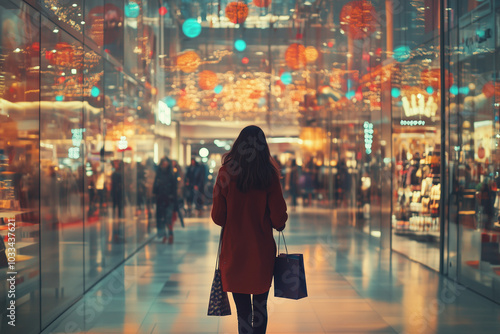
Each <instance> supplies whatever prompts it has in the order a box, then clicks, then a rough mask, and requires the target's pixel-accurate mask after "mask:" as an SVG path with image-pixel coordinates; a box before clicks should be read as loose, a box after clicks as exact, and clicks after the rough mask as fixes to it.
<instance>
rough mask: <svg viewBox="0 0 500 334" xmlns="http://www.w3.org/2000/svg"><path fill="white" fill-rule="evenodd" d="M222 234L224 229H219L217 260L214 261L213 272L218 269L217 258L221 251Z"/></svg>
mask: <svg viewBox="0 0 500 334" xmlns="http://www.w3.org/2000/svg"><path fill="white" fill-rule="evenodd" d="M223 233H224V227H222V228H221V229H220V237H219V248H218V249H217V259H216V260H215V270H217V269H219V257H220V252H221V250H222V235H223Z"/></svg>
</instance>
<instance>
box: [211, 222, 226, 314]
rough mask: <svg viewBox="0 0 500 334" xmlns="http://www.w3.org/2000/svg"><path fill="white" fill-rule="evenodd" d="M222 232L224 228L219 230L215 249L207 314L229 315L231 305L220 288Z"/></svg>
mask: <svg viewBox="0 0 500 334" xmlns="http://www.w3.org/2000/svg"><path fill="white" fill-rule="evenodd" d="M223 233H224V228H222V230H221V232H220V239H219V250H218V251H217V260H216V262H215V274H214V280H213V282H212V289H211V290H210V301H209V302H208V313H207V315H215V316H224V315H231V305H230V304H229V298H228V297H227V292H224V290H223V289H222V278H221V274H220V269H219V256H220V252H221V246H222V234H223Z"/></svg>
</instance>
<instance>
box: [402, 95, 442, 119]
mask: <svg viewBox="0 0 500 334" xmlns="http://www.w3.org/2000/svg"><path fill="white" fill-rule="evenodd" d="M401 102H403V110H404V111H405V115H406V116H407V117H414V116H426V117H434V116H436V112H437V110H438V105H437V103H436V102H435V101H434V97H432V96H429V97H428V98H426V97H425V96H424V94H417V95H415V94H412V95H410V96H403V97H402V98H401Z"/></svg>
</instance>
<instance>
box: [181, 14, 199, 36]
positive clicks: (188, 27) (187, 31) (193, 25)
mask: <svg viewBox="0 0 500 334" xmlns="http://www.w3.org/2000/svg"><path fill="white" fill-rule="evenodd" d="M182 32H183V33H184V35H186V36H187V37H189V38H195V37H198V36H199V35H200V34H201V24H200V23H199V22H198V21H197V20H196V19H193V18H191V19H187V20H186V21H184V23H183V24H182Z"/></svg>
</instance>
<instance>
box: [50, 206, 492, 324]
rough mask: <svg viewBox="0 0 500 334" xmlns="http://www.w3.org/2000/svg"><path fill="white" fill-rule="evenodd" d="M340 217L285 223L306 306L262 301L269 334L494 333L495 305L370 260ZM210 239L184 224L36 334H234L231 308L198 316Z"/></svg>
mask: <svg viewBox="0 0 500 334" xmlns="http://www.w3.org/2000/svg"><path fill="white" fill-rule="evenodd" d="M341 216H342V214H341V213H338V214H333V212H332V211H329V210H324V209H306V210H303V209H302V210H301V209H299V210H298V211H297V212H295V213H292V214H291V217H290V221H289V223H288V226H287V229H286V230H285V231H286V236H287V244H288V248H289V251H290V252H301V253H303V254H304V259H305V266H306V276H307V283H308V292H309V297H308V298H305V299H301V300H299V301H294V300H286V299H279V298H274V297H270V300H269V324H268V331H267V332H268V333H269V334H271V333H288V334H292V333H458V334H461V333H492V334H493V333H495V334H497V333H499V332H500V306H499V305H497V304H494V303H492V302H490V301H488V300H487V299H485V298H483V297H481V296H479V295H477V294H475V293H473V292H471V291H469V290H467V289H466V288H464V287H462V286H459V285H457V284H455V283H454V282H451V281H449V280H447V279H444V278H442V277H440V276H439V275H438V274H436V273H435V272H432V271H430V270H429V269H427V268H425V267H423V266H421V265H419V264H417V263H414V262H411V261H409V260H408V259H406V258H404V257H402V256H400V255H398V254H392V255H391V254H389V253H388V252H383V253H381V252H379V251H378V250H377V249H376V248H374V247H371V246H370V240H368V237H367V236H366V235H364V234H362V233H360V232H356V231H355V230H353V229H352V228H351V227H349V226H342V225H339V224H337V222H336V221H332V218H330V217H341ZM338 221H346V219H340V218H338ZM218 233H219V229H218V228H217V226H215V225H213V224H212V223H211V221H210V219H209V218H191V219H188V221H187V224H186V228H185V229H181V228H179V227H178V228H177V230H176V235H175V243H174V245H164V244H161V243H157V242H152V243H150V244H149V245H147V246H146V247H145V248H143V249H142V250H140V251H139V252H138V253H137V254H136V255H134V256H133V257H132V258H131V259H130V260H128V261H127V262H126V263H125V264H124V265H122V266H120V267H119V268H117V269H116V270H115V271H114V272H113V273H112V274H110V275H109V276H107V277H106V278H105V279H104V280H102V281H101V282H100V283H99V284H98V285H97V286H95V287H94V288H93V289H92V290H91V291H90V292H89V293H87V294H86V295H85V297H84V298H83V299H82V300H80V301H79V302H78V303H76V304H75V305H74V306H73V307H72V308H71V309H70V310H68V312H66V313H65V314H64V315H63V316H61V317H60V318H59V319H57V320H56V321H55V322H54V323H53V324H52V325H51V326H50V327H49V328H48V329H47V330H46V331H45V332H44V333H134V334H135V333H144V334H150V333H172V334H174V333H236V332H237V329H236V316H235V315H234V314H235V313H236V310H235V308H234V304H232V309H233V316H229V317H222V318H219V317H208V316H206V311H207V304H208V296H209V292H210V285H211V280H212V276H213V271H214V265H215V256H216V251H217V242H218ZM231 302H232V300H231Z"/></svg>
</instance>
